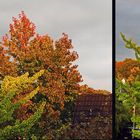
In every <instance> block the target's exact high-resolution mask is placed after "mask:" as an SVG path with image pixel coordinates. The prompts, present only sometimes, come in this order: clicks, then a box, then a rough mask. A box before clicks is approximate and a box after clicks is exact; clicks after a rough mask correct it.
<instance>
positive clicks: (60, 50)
mask: <svg viewBox="0 0 140 140" xmlns="http://www.w3.org/2000/svg"><path fill="white" fill-rule="evenodd" d="M35 29H36V27H35V25H34V24H33V23H32V22H31V21H30V20H29V19H28V18H27V17H26V15H25V14H24V12H22V13H21V14H19V18H18V19H17V18H13V23H12V24H10V29H9V32H8V33H7V34H6V35H5V36H4V37H3V39H2V41H1V46H0V51H1V52H2V53H1V55H0V75H1V80H2V79H3V78H4V77H5V76H6V75H11V76H20V75H22V74H24V73H26V72H28V73H29V76H32V75H34V74H35V73H36V72H38V71H40V70H42V69H44V70H45V71H44V74H43V75H42V76H41V77H40V78H39V80H38V81H37V82H36V83H35V84H36V86H39V87H40V89H39V92H38V94H36V96H35V97H34V98H33V103H38V102H39V101H40V100H41V99H42V98H45V99H46V100H47V103H46V109H45V111H44V114H43V116H42V118H41V121H40V122H41V123H38V125H37V127H40V128H42V132H39V131H37V132H36V133H43V134H47V133H48V134H49V133H50V132H51V131H50V130H55V128H54V126H55V124H56V126H58V124H57V120H59V118H61V120H62V122H63V121H65V122H67V119H68V118H70V117H71V115H72V112H71V111H69V110H68V109H67V107H69V106H70V105H71V104H73V100H74V99H75V97H76V96H77V95H78V93H79V89H80V85H79V83H80V82H82V77H81V75H80V73H79V71H78V70H77V67H78V66H77V65H73V63H72V62H74V61H75V60H76V59H78V54H77V53H76V52H75V51H73V50H72V48H73V45H72V41H71V40H70V39H69V38H68V35H66V34H65V33H63V36H62V37H61V38H60V39H59V40H57V41H54V40H53V39H52V38H51V37H50V36H49V35H47V34H46V35H39V34H37V33H36V30H35ZM31 89H33V87H30V88H29V89H28V90H31ZM28 90H26V92H24V94H28V92H29V91H28ZM40 93H41V94H40ZM24 94H23V95H24ZM28 107H29V106H27V108H28ZM24 114H25V112H24V110H22V109H21V110H19V111H17V116H18V117H19V118H21V117H22V116H24ZM61 114H63V115H61ZM64 114H65V115H66V114H67V115H66V116H65V115H64ZM40 130H41V129H40Z"/></svg>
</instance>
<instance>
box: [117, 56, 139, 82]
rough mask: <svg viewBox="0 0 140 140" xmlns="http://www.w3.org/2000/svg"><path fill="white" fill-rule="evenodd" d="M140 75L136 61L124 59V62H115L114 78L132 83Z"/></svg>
mask: <svg viewBox="0 0 140 140" xmlns="http://www.w3.org/2000/svg"><path fill="white" fill-rule="evenodd" d="M139 74H140V63H139V62H138V61H137V60H136V59H131V58H126V59H125V60H124V61H120V62H116V78H118V79H120V80H122V79H123V78H124V79H125V80H126V81H129V82H131V81H133V80H134V79H135V78H136V76H137V75H139Z"/></svg>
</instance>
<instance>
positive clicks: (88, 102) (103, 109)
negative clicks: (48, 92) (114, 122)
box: [74, 94, 112, 123]
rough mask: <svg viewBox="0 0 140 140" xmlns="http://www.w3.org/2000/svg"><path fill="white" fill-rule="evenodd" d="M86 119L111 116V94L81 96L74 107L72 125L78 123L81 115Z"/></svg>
mask: <svg viewBox="0 0 140 140" xmlns="http://www.w3.org/2000/svg"><path fill="white" fill-rule="evenodd" d="M82 113H83V114H84V115H85V116H86V117H87V118H88V117H92V116H97V115H102V116H109V115H111V114H112V94H108V95H105V94H81V95H79V97H78V99H77V101H76V103H75V107H74V123H75V122H79V121H80V117H81V114H82Z"/></svg>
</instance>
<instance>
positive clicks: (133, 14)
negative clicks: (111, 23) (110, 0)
mask: <svg viewBox="0 0 140 140" xmlns="http://www.w3.org/2000/svg"><path fill="white" fill-rule="evenodd" d="M116 6H117V7H116V58H117V60H118V61H120V60H124V59H125V58H126V57H127V58H128V57H132V58H135V55H134V52H133V51H132V50H129V49H127V48H125V47H124V42H123V41H122V39H121V37H120V32H123V33H124V34H125V35H126V37H127V38H132V39H133V40H134V41H135V42H136V43H137V44H139V45H140V0H116Z"/></svg>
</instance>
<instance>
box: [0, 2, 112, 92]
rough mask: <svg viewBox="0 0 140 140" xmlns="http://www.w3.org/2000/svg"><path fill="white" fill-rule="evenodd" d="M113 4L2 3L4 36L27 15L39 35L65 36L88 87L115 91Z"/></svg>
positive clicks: (0, 26)
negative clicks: (11, 24) (11, 25)
mask: <svg viewBox="0 0 140 140" xmlns="http://www.w3.org/2000/svg"><path fill="white" fill-rule="evenodd" d="M111 2H112V0H60V1H58V0H30V1H25V0H20V1H19V0H3V1H2V0H0V36H2V35H4V34H5V33H6V32H7V31H8V28H9V23H11V21H12V17H13V16H14V17H18V14H19V13H20V12H21V11H24V12H25V14H26V15H27V16H28V17H29V19H30V20H31V21H32V22H33V23H35V25H36V27H37V32H38V33H39V34H46V33H47V34H49V35H50V36H51V37H52V38H54V39H59V38H60V37H61V35H62V33H63V32H65V33H67V34H68V35H69V37H70V38H71V39H72V42H73V45H74V50H76V51H77V52H78V54H79V60H78V61H77V62H76V63H77V64H78V65H79V71H80V73H81V74H82V76H83V79H84V83H86V84H88V85H89V86H90V87H92V88H95V89H106V90H109V91H111V89H112V7H111V6H112V3H111Z"/></svg>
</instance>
